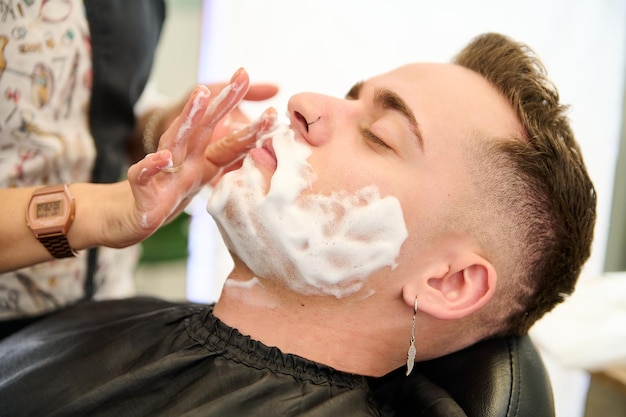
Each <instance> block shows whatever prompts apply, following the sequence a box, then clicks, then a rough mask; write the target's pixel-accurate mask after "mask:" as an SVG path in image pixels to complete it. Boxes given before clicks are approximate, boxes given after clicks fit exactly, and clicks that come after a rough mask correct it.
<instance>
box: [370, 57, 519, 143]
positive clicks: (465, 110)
mask: <svg viewBox="0 0 626 417" xmlns="http://www.w3.org/2000/svg"><path fill="white" fill-rule="evenodd" d="M370 87H371V88H373V89H376V88H389V89H391V90H393V91H394V92H396V93H397V94H398V95H400V96H401V97H402V98H403V99H404V100H405V101H406V102H407V103H408V105H409V106H410V107H411V108H412V110H413V111H414V112H415V114H416V117H417V119H418V122H419V123H420V126H422V127H423V128H424V129H425V130H427V131H431V130H437V131H441V129H444V130H448V131H450V130H452V131H455V130H457V129H462V130H463V132H465V133H467V132H468V131H472V132H474V133H476V134H484V135H486V136H488V137H494V136H496V137H503V136H507V137H510V136H513V135H516V136H519V135H520V134H521V132H522V128H521V124H520V123H519V121H518V118H517V115H516V114H515V111H514V109H513V107H512V106H511V104H510V103H509V102H508V101H507V100H506V98H505V97H504V96H502V94H500V92H499V91H498V90H497V89H496V88H495V86H493V85H492V84H491V83H490V82H489V81H487V80H486V79H485V78H484V77H482V76H481V75H480V74H478V73H476V72H474V71H472V70H469V69H467V68H464V67H461V66H459V65H454V64H438V63H413V64H408V65H404V66H402V67H399V68H396V69H394V70H392V71H389V72H387V73H385V74H382V75H379V76H376V77H373V78H371V79H369V80H367V81H366V83H365V86H364V90H369V88H370ZM425 135H426V136H428V135H427V134H425Z"/></svg>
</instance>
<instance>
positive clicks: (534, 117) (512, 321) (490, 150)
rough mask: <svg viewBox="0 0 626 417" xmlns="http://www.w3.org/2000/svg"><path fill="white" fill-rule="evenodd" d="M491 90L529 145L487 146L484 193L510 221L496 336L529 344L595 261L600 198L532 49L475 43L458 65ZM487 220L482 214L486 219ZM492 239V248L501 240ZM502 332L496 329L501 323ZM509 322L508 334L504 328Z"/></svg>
mask: <svg viewBox="0 0 626 417" xmlns="http://www.w3.org/2000/svg"><path fill="white" fill-rule="evenodd" d="M453 63H455V64H457V65H461V66H463V67H465V68H468V69H470V70H472V71H475V72H477V73H479V74H480V75H482V76H483V77H485V78H486V79H487V80H488V81H490V82H491V83H492V85H494V86H495V87H496V88H497V90H498V91H499V92H500V94H502V95H503V96H504V97H505V98H506V99H507V100H508V101H509V103H510V104H511V106H512V107H513V109H514V110H515V112H516V113H517V117H518V118H519V120H520V122H521V124H522V126H523V129H524V134H525V135H526V137H525V138H497V140H489V141H481V144H480V145H477V147H476V149H474V150H475V152H473V154H474V156H472V157H475V158H479V159H480V162H481V166H482V167H483V168H482V169H481V172H480V173H479V175H478V177H479V179H478V180H477V182H478V183H479V185H478V187H480V188H483V190H486V191H488V192H489V191H491V193H490V194H491V195H492V197H488V198H491V199H492V201H489V204H492V206H491V207H492V208H493V210H494V212H496V213H497V214H496V215H495V216H497V217H498V218H499V219H503V224H504V225H505V227H504V228H502V229H503V230H499V231H497V232H495V233H496V234H495V236H494V239H499V240H500V242H497V241H493V242H492V245H500V244H502V240H507V241H509V242H510V241H511V240H514V241H515V242H514V243H508V244H504V245H503V248H504V249H500V251H501V252H502V251H504V254H503V257H505V258H506V259H507V260H506V261H505V262H504V263H503V265H504V267H503V268H501V270H499V271H498V274H499V277H500V278H499V280H498V282H499V284H498V286H499V287H500V282H501V280H502V278H504V281H505V283H504V286H503V289H500V288H499V289H497V290H496V291H497V294H498V291H500V293H499V294H498V296H497V297H494V298H495V299H494V307H493V308H494V310H492V311H491V312H490V314H492V313H494V312H496V314H497V315H498V316H499V317H497V318H495V319H494V320H493V322H492V323H493V324H491V325H489V324H488V325H487V326H488V327H489V326H491V328H490V329H489V330H488V332H489V333H490V334H492V335H503V334H518V335H519V334H524V333H526V332H527V331H528V330H529V328H530V327H531V326H532V325H533V324H534V323H535V321H536V320H538V319H539V318H540V317H542V316H543V315H544V314H545V313H546V312H548V311H550V310H551V309H552V308H553V307H554V306H555V305H557V304H558V303H560V302H562V301H563V300H564V298H565V297H566V296H567V295H569V294H571V293H572V292H573V290H574V287H575V285H576V282H577V280H578V277H579V275H580V272H581V269H582V266H583V264H584V263H585V262H586V260H587V258H588V257H589V255H590V252H591V242H592V239H593V230H594V225H595V218H596V193H595V189H594V186H593V183H592V182H591V179H590V178H589V175H588V173H587V170H586V168H585V164H584V161H583V158H582V154H581V151H580V147H579V145H578V144H577V142H576V140H575V138H574V134H573V132H572V130H571V128H570V125H569V121H568V119H567V117H566V115H565V112H566V110H567V107H566V106H563V105H562V104H560V103H559V94H558V91H557V89H556V87H555V86H554V85H553V83H552V82H551V81H550V80H549V79H548V78H547V74H546V71H545V68H544V67H543V65H542V63H541V62H540V60H539V59H538V58H537V57H536V55H535V54H534V53H533V51H532V50H531V49H530V48H528V47H527V46H526V45H524V44H521V43H517V42H515V41H512V40H511V39H509V38H507V37H505V36H503V35H500V34H495V33H487V34H483V35H480V36H478V37H477V38H475V39H474V40H473V41H472V42H470V43H469V44H468V45H467V46H466V47H465V48H464V49H463V50H462V51H461V52H460V53H459V54H458V55H457V56H456V57H455V58H454V60H453ZM483 211H485V210H483ZM494 239H492V240H494ZM496 322H497V323H498V324H495V323H496ZM502 322H504V325H502Z"/></svg>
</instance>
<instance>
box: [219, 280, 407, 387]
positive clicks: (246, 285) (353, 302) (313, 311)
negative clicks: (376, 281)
mask: <svg viewBox="0 0 626 417" xmlns="http://www.w3.org/2000/svg"><path fill="white" fill-rule="evenodd" d="M387 296H388V295H387ZM384 297H385V295H384V294H383V293H376V292H374V294H372V295H369V296H367V295H365V294H364V292H358V293H356V294H353V295H351V296H349V297H345V298H342V299H337V298H334V297H329V296H325V297H322V296H306V295H302V294H297V293H293V292H290V291H289V290H287V289H285V288H284V287H278V286H276V285H273V284H272V283H271V282H267V281H259V280H258V279H256V278H252V276H251V275H249V274H244V276H241V275H238V274H237V273H236V272H234V273H233V274H231V276H230V277H229V279H228V280H227V281H226V284H225V286H224V289H223V291H222V295H221V297H220V299H219V301H218V302H217V304H216V305H215V309H214V314H215V316H216V317H218V318H219V319H220V320H222V321H223V322H224V323H226V324H227V325H229V326H231V327H233V328H236V329H237V330H239V331H240V332H241V333H242V334H245V335H249V336H250V337H252V338H254V339H256V340H258V341H260V342H262V343H264V344H266V345H268V346H275V347H277V348H279V349H280V350H281V351H282V352H283V353H290V354H295V355H298V356H302V357H304V358H306V359H308V360H311V361H314V362H317V363H320V364H323V365H326V366H330V367H332V368H335V369H337V370H340V371H344V372H350V373H355V374H360V375H367V376H382V375H384V374H386V373H388V372H390V371H392V370H394V369H396V368H398V367H400V366H402V365H403V364H405V363H406V352H407V349H408V345H409V337H410V330H411V317H412V309H410V308H408V307H407V306H406V305H404V303H403V302H402V300H401V298H400V297H398V299H397V300H395V301H394V302H390V301H389V300H385V299H384ZM381 306H385V307H384V308H383V307H381ZM383 310H384V311H383Z"/></svg>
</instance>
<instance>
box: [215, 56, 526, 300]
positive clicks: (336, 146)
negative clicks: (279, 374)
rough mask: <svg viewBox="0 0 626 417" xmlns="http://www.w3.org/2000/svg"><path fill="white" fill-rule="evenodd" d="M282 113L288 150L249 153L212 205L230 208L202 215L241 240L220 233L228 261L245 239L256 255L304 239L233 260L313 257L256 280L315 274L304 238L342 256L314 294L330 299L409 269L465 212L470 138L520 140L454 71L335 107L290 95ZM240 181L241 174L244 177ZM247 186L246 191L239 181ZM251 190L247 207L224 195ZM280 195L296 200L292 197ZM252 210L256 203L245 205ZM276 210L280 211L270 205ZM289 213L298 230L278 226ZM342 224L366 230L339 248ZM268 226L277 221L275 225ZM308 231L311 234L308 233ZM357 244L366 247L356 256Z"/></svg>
mask: <svg viewBox="0 0 626 417" xmlns="http://www.w3.org/2000/svg"><path fill="white" fill-rule="evenodd" d="M288 114H289V117H290V122H291V125H290V126H291V128H292V129H293V131H294V132H295V141H293V140H292V141H289V140H287V139H284V138H283V139H281V138H278V137H276V138H273V139H272V140H268V141H266V142H265V143H264V145H263V146H262V147H259V148H257V149H254V150H253V151H251V152H250V155H249V156H248V158H247V161H246V163H245V164H244V167H243V168H242V169H241V170H240V171H241V172H239V173H235V174H233V176H232V177H224V179H225V180H224V181H221V183H220V184H219V187H218V189H217V190H216V191H217V192H218V194H220V196H221V197H220V199H221V200H223V197H224V195H226V199H227V200H228V199H230V200H229V203H228V204H227V205H226V206H223V205H222V206H219V207H218V206H216V204H213V205H212V204H211V203H210V204H209V211H210V212H211V213H212V214H213V215H214V217H216V220H217V221H218V224H220V226H221V227H222V230H224V229H225V228H226V227H225V226H227V227H228V228H231V230H232V228H233V227H234V228H235V229H238V230H239V231H242V230H243V231H244V232H245V233H243V234H241V235H238V236H239V237H237V236H234V235H233V233H229V232H227V233H225V240H226V241H227V243H229V244H230V246H231V249H234V251H235V252H236V253H237V255H240V253H239V252H242V251H241V250H238V249H237V242H236V241H240V240H244V236H247V239H248V240H250V239H251V236H250V235H251V234H256V235H257V236H256V237H257V238H260V241H262V242H263V243H262V244H261V245H257V246H268V245H270V243H269V242H270V241H272V242H274V241H276V240H282V238H283V236H284V235H287V234H293V233H296V235H298V230H300V229H302V231H303V232H304V236H297V238H296V240H293V239H291V240H289V239H288V240H286V241H284V242H286V243H283V244H281V245H278V246H280V247H281V248H279V249H272V251H271V252H270V253H263V251H262V250H261V249H259V250H258V252H257V251H256V249H255V250H254V251H253V252H254V254H248V255H247V256H246V257H247V258H249V259H243V261H244V262H245V263H246V264H248V266H250V264H251V263H255V262H256V263H258V264H259V265H261V264H263V265H265V264H268V263H278V264H280V263H281V261H280V259H282V258H291V259H292V260H293V259H294V258H296V257H297V256H296V255H294V254H293V253H287V252H284V253H280V254H278V253H276V252H280V251H284V250H287V249H285V248H283V246H298V245H300V246H302V250H303V251H305V252H306V251H307V250H308V252H312V253H313V256H312V257H307V258H305V259H304V260H302V262H296V261H294V262H293V263H292V264H290V265H289V267H288V268H283V269H280V271H278V270H276V271H274V270H272V271H273V272H272V271H268V270H267V269H264V270H263V271H257V270H255V268H253V267H251V269H252V270H253V272H255V274H257V275H264V274H265V275H268V274H271V273H276V274H278V275H281V274H282V275H290V278H289V279H293V276H294V275H296V276H297V275H299V274H300V275H301V274H303V272H302V271H305V270H308V269H314V268H316V267H319V261H320V259H319V257H318V256H317V255H316V254H315V252H316V251H317V250H318V248H317V247H316V246H312V245H311V244H312V243H314V242H312V241H311V239H312V237H311V235H312V234H314V233H318V232H319V235H320V236H321V237H322V238H324V237H326V238H328V239H327V240H326V241H325V242H324V246H329V245H331V246H335V247H344V248H347V249H345V250H344V251H343V252H341V251H335V252H333V254H332V255H331V257H332V259H330V260H329V264H333V265H344V264H345V265H349V267H347V268H346V269H345V271H343V272H342V273H343V275H341V274H340V276H338V277H337V278H333V279H331V280H330V281H328V282H323V283H322V284H321V287H325V286H326V287H331V290H324V289H323V288H322V291H321V293H326V294H333V295H336V296H342V295H345V294H346V293H349V292H351V291H354V290H358V289H360V288H361V281H362V280H363V279H364V278H367V277H369V276H371V275H372V274H389V273H390V272H391V271H392V270H397V272H396V273H397V274H398V273H399V274H403V273H407V274H408V273H409V272H410V271H411V270H413V269H414V268H415V262H416V259H419V256H417V257H416V254H418V255H419V253H420V251H422V250H423V248H424V247H425V245H427V244H428V240H429V239H431V237H433V236H437V233H438V228H440V227H441V226H442V224H441V216H442V213H444V212H445V211H446V209H447V208H448V207H450V205H454V204H458V203H459V202H460V201H466V196H467V193H470V192H471V186H470V184H471V179H470V178H467V176H468V172H469V170H468V167H467V166H466V164H467V163H468V161H469V160H468V159H467V158H466V156H465V155H464V152H465V150H466V147H465V145H466V143H467V142H468V141H469V140H470V138H485V139H484V140H487V138H493V137H511V136H513V135H514V134H516V133H518V132H519V131H520V128H519V125H518V122H517V119H516V117H515V114H514V112H513V110H512V109H511V108H510V107H509V105H508V103H507V102H506V101H505V99H504V98H502V97H500V96H499V94H498V93H497V91H496V90H495V89H494V88H493V87H492V86H491V85H490V84H489V83H488V82H487V81H486V80H484V79H483V78H482V77H480V76H479V75H477V74H475V73H473V72H471V71H469V70H467V69H464V68H462V67H458V66H453V65H442V64H411V65H407V66H404V67H400V68H398V69H396V70H393V71H391V72H389V73H386V74H383V75H380V76H377V77H374V78H372V79H369V80H367V81H365V82H363V83H359V84H357V85H355V86H354V87H353V88H352V89H351V90H350V93H349V94H348V96H347V97H346V98H342V99H338V98H333V97H328V96H323V95H319V94H313V93H302V94H298V95H295V96H293V97H292V98H291V100H290V101H289V105H288ZM287 148H290V150H289V151H287V150H286V149H287ZM297 155H299V156H297ZM294 164H295V165H294ZM287 166H292V167H291V168H290V169H289V173H288V174H284V173H281V169H282V168H283V167H287ZM285 169H286V168H285ZM246 170H247V171H248V172H249V173H250V174H244V173H245V172H246ZM251 176H254V180H253V181H249V182H247V183H246V182H245V181H243V180H244V179H245V178H249V177H251ZM227 178H228V179H227ZM292 180H299V181H300V186H297V187H292V186H291V185H289V184H291V181H292ZM253 183H255V184H258V185H259V189H258V192H257V193H256V194H255V195H256V197H254V198H250V196H249V195H248V196H247V197H245V198H243V197H234V196H235V193H232V191H233V190H234V189H236V188H240V189H242V188H243V189H245V188H246V187H251V185H250V184H253ZM272 184H274V185H272ZM278 184H281V185H278ZM220 187H221V188H220ZM272 188H274V189H272ZM285 190H291V192H295V194H294V195H293V196H292V197H293V198H292V197H288V196H287V194H288V193H285V192H284V191H285ZM273 194H275V195H277V196H278V197H279V198H278V199H273V200H274V201H275V202H276V201H278V203H276V204H274V205H272V206H271V209H270V210H266V211H265V213H266V214H265V215H261V214H259V213H261V212H263V210H262V209H260V207H261V206H262V204H263V203H265V201H263V200H264V199H266V198H267V197H269V196H271V195H273ZM320 198H321V199H322V200H321V201H320ZM329 198H330V200H329ZM251 200H257V201H256V202H254V203H252V204H250V201H251ZM346 201H348V203H346ZM283 202H284V204H285V210H283V208H282V207H281V206H280V204H282V203H283ZM212 206H213V208H212ZM287 206H288V207H293V206H295V207H298V214H297V215H294V216H297V217H299V218H298V219H297V221H295V220H294V221H291V220H287V221H285V222H284V223H281V222H280V221H282V219H283V218H290V213H291V211H288V210H287V211H286V208H287ZM363 208H367V210H363ZM289 210H291V208H289ZM242 211H244V212H245V215H243V216H242V214H241V212H242ZM233 213H238V214H233ZM351 213H357V215H356V216H354V217H355V218H356V219H359V220H358V223H360V224H365V225H366V226H363V227H361V229H360V231H359V232H358V234H359V236H357V237H356V238H353V239H351V240H350V241H347V240H346V235H354V234H355V232H353V231H349V232H347V233H343V234H341V233H340V234H336V233H335V230H332V229H340V228H342V227H343V226H342V225H343V223H342V218H343V217H345V216H347V215H348V214H351ZM264 216H269V217H264ZM324 216H325V219H322V217H324ZM270 217H271V218H270ZM274 218H278V220H280V221H279V222H277V223H273V221H274ZM292 220H293V219H292ZM270 223H271V227H267V225H268V224H270ZM227 224H228V225H227ZM305 225H306V227H305ZM310 225H312V227H313V228H315V227H316V225H317V226H319V227H317V229H320V230H318V232H314V231H313V230H312V229H309V228H308V227H309V226H310ZM407 230H408V238H407V235H406V231H407ZM374 234H375V235H376V236H374ZM236 235H237V234H236ZM300 238H302V240H297V239H300ZM425 241H426V242H425ZM355 242H356V243H363V242H364V244H362V245H361V246H360V247H359V246H358V245H355ZM232 246H235V247H236V248H233V247H232ZM373 247H376V249H377V250H378V248H380V247H383V248H386V250H387V252H385V253H384V255H385V256H384V257H383V259H382V260H381V258H380V257H377V256H378V255H377V254H376V253H377V252H376V253H375V252H374V251H373V252H371V253H369V252H367V250H368V249H371V248H373ZM363 253H365V254H366V255H365V256H363V259H362V260H359V264H358V265H352V264H350V263H349V260H351V259H354V258H355V257H357V256H359V254H363ZM281 255H284V256H282V258H281ZM368 257H369V258H372V261H371V263H372V265H371V266H372V267H371V268H370V269H367V268H365V269H364V268H360V269H359V271H358V275H354V274H353V275H350V270H351V269H358V268H357V267H359V266H361V264H362V263H368V260H367V259H368ZM250 258H256V259H250ZM342 258H343V259H342ZM269 259H271V261H270V260H269ZM299 264H303V265H299ZM386 267H390V268H386ZM396 267H397V268H396ZM298 271H300V272H298ZM319 273H320V275H321V276H324V274H326V275H333V274H334V273H335V271H330V270H329V269H328V268H326V269H325V270H324V269H322V270H320V271H319ZM282 278H284V279H287V278H286V277H282ZM305 278H306V277H305ZM296 280H297V279H296ZM355 283H356V285H355ZM308 284H310V282H309V283H308ZM308 284H307V285H308ZM315 285H317V284H314V285H313V286H315ZM308 286H310V285H308ZM305 287H306V286H305ZM304 290H305V291H306V288H304Z"/></svg>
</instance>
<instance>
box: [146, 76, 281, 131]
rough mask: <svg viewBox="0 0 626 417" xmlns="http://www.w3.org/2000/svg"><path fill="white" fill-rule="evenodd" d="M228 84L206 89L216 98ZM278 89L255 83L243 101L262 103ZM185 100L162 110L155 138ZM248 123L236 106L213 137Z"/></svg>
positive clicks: (269, 85)
mask: <svg viewBox="0 0 626 417" xmlns="http://www.w3.org/2000/svg"><path fill="white" fill-rule="evenodd" d="M227 85H228V83H225V82H220V83H214V84H207V85H206V87H207V88H208V89H209V90H210V91H211V94H213V96H216V95H217V94H218V93H219V92H220V91H222V89H224V87H226V86H227ZM277 92H278V87H277V86H276V85H274V84H263V83H255V84H251V85H250V88H249V89H248V92H247V93H246V94H245V95H244V97H243V100H244V101H263V100H267V99H270V98H272V97H274V96H275V95H276V93H277ZM192 93H193V92H192ZM186 103H187V101H186V100H182V101H180V102H179V103H177V104H175V105H173V106H171V107H169V108H166V109H164V114H163V117H162V118H161V120H160V122H159V126H158V130H157V132H158V134H157V138H158V137H159V136H160V135H161V134H162V133H164V132H165V130H166V129H167V127H168V126H170V125H171V124H172V123H173V122H174V119H176V117H177V116H178V115H179V114H180V113H181V112H182V111H183V109H184V107H185V104H186ZM248 123H250V118H249V117H248V116H246V115H245V114H244V113H243V112H242V111H241V109H240V108H239V107H238V106H237V107H235V108H234V109H232V110H231V111H230V113H228V114H227V115H226V116H225V117H224V118H223V119H222V120H221V121H220V123H219V124H218V125H217V126H216V127H215V130H214V132H213V136H214V137H216V138H221V137H224V136H226V135H227V134H229V133H231V132H232V131H233V130H237V129H239V128H241V127H243V126H245V125H247V124H248Z"/></svg>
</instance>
